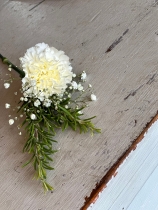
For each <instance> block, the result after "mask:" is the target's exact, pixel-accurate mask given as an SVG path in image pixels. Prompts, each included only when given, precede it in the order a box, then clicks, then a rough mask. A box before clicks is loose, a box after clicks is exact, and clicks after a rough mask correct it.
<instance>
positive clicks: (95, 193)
mask: <svg viewBox="0 0 158 210" xmlns="http://www.w3.org/2000/svg"><path fill="white" fill-rule="evenodd" d="M156 120H158V112H157V114H156V115H155V117H154V118H153V119H152V120H151V121H150V122H149V123H147V125H146V127H145V128H144V129H143V131H142V132H141V134H140V135H139V136H138V137H137V138H136V139H135V140H134V142H133V143H132V145H131V146H130V147H129V149H128V150H126V152H125V153H124V154H123V155H122V156H121V157H120V158H119V159H118V161H117V162H116V163H115V164H114V165H113V166H112V167H111V168H110V170H109V171H108V172H107V173H106V175H105V176H104V177H103V178H102V179H101V181H100V183H97V184H96V188H95V189H94V190H93V191H92V192H91V194H90V196H89V197H86V198H85V204H84V206H83V207H82V208H81V210H87V208H88V207H89V206H90V205H91V204H92V203H95V202H96V200H97V199H98V197H99V193H101V192H102V191H103V190H104V189H105V188H106V185H107V183H108V182H109V181H110V180H111V178H112V177H113V176H114V177H115V176H116V175H117V169H118V168H119V166H120V165H121V164H122V163H123V161H124V160H125V159H126V158H127V156H128V155H129V154H130V152H131V151H133V150H135V149H136V148H137V144H138V143H139V142H140V141H142V139H143V138H144V134H145V133H146V131H147V130H148V129H149V128H150V127H151V125H152V124H153V123H154V122H155V121H156Z"/></svg>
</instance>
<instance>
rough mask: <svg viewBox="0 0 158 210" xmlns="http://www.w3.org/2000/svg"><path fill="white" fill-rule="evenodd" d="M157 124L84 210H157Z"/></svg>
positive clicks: (153, 125) (157, 122)
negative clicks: (92, 202) (97, 196)
mask: <svg viewBox="0 0 158 210" xmlns="http://www.w3.org/2000/svg"><path fill="white" fill-rule="evenodd" d="M157 198H158V121H156V122H155V123H153V124H152V126H151V127H150V128H149V129H148V131H147V133H145V135H144V138H143V140H142V141H141V142H140V143H139V144H138V145H137V148H136V150H134V151H132V152H131V153H130V154H129V156H128V157H127V158H126V159H125V160H124V162H123V163H122V164H121V165H120V167H119V168H118V170H117V175H116V176H115V177H113V178H112V179H111V180H110V181H109V182H108V184H107V187H106V188H105V189H104V190H103V191H102V192H101V193H100V194H99V198H98V200H97V201H96V202H95V203H94V204H91V206H90V207H89V208H88V210H149V209H151V210H158V199H157Z"/></svg>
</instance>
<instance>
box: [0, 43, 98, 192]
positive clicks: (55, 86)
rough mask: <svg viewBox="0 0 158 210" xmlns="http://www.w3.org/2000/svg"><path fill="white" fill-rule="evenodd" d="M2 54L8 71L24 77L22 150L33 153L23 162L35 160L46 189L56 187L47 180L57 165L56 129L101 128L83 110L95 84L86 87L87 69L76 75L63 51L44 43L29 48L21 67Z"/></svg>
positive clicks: (35, 167) (20, 108) (89, 129)
mask: <svg viewBox="0 0 158 210" xmlns="http://www.w3.org/2000/svg"><path fill="white" fill-rule="evenodd" d="M0 58H1V59H2V62H3V63H5V64H7V65H8V66H9V69H8V70H9V71H11V69H14V70H15V71H16V72H18V73H19V75H20V77H21V78H22V89H21V93H22V94H23V96H22V97H21V98H20V102H19V104H20V106H18V112H19V113H20V117H24V116H25V119H24V121H23V123H22V124H21V126H18V128H20V127H22V126H23V127H24V128H25V130H26V132H27V135H28V138H27V141H26V143H25V145H24V148H23V151H24V152H28V153H29V154H30V155H31V158H30V160H28V161H27V162H26V163H25V164H24V166H26V165H28V164H33V167H34V170H35V177H36V178H37V179H39V180H40V181H41V182H42V185H43V187H44V190H45V191H48V190H53V187H52V186H51V185H50V184H48V182H47V170H53V169H54V168H52V167H51V165H50V162H51V161H53V159H52V154H54V153H55V152H56V150H55V149H53V143H54V142H56V140H54V136H55V134H56V129H61V130H62V131H64V130H65V129H67V128H71V129H72V130H74V131H77V130H79V132H80V133H86V132H88V131H90V132H91V134H92V135H93V134H94V132H97V133H100V132H101V130H100V129H98V128H96V127H95V125H94V124H93V123H92V122H91V120H92V119H93V118H95V116H94V117H91V118H85V119H84V118H83V115H84V113H83V110H84V108H86V107H87V106H88V104H87V101H88V100H87V99H88V97H87V92H88V91H89V92H91V90H92V85H90V84H89V85H88V87H87V89H85V90H84V87H83V83H84V82H85V81H86V77H87V74H86V72H85V71H83V72H82V73H81V74H80V75H79V76H76V74H74V73H73V72H72V71H71V70H72V67H71V65H70V62H69V58H68V57H67V56H66V55H65V54H64V52H63V51H58V50H57V49H55V48H53V47H52V48H50V47H49V46H48V45H46V44H44V43H41V44H37V45H36V46H35V47H33V48H30V49H28V50H27V52H26V54H25V56H24V57H23V58H20V61H21V66H22V69H20V68H18V67H17V66H15V65H13V64H12V63H11V62H10V61H9V60H8V59H7V58H5V57H3V56H2V55H1V54H0ZM4 87H5V88H6V89H7V88H9V87H10V83H4ZM15 95H17V92H16V94H15ZM89 99H90V100H92V101H95V100H96V99H97V98H96V96H95V95H94V93H93V92H91V94H90V96H89ZM5 107H6V109H9V108H10V104H8V103H6V104H5ZM15 120H17V117H16V119H15ZM9 124H10V125H12V124H14V119H9ZM21 134H22V132H21V131H20V132H19V135H21Z"/></svg>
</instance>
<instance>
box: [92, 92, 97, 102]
mask: <svg viewBox="0 0 158 210" xmlns="http://www.w3.org/2000/svg"><path fill="white" fill-rule="evenodd" d="M91 100H92V101H96V100H97V97H96V95H94V94H93V93H92V94H91Z"/></svg>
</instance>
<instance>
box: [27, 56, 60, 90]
mask: <svg viewBox="0 0 158 210" xmlns="http://www.w3.org/2000/svg"><path fill="white" fill-rule="evenodd" d="M29 71H30V74H31V75H30V76H31V78H32V79H34V80H36V86H37V88H38V89H41V90H42V89H44V88H46V89H50V88H51V87H52V80H54V81H56V82H57V83H59V82H60V73H59V69H58V62H55V61H54V62H53V61H51V62H49V61H47V60H45V61H43V62H41V61H40V62H36V63H34V64H33V67H32V68H29Z"/></svg>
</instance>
